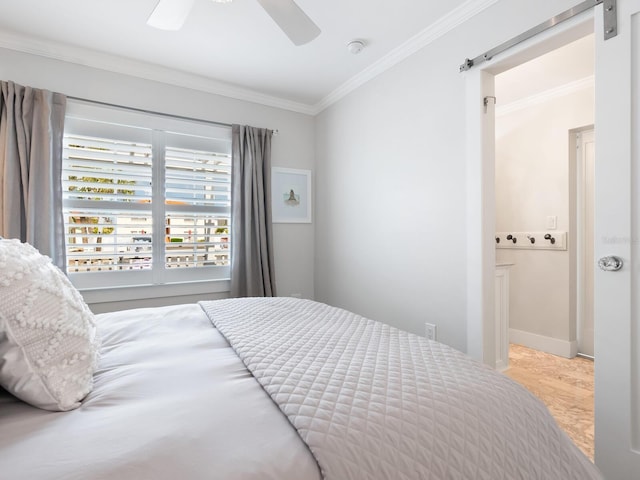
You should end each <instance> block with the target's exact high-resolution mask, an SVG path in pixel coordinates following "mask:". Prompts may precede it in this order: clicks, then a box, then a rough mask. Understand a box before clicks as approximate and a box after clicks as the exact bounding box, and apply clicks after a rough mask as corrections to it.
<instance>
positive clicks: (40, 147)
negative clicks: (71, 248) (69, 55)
mask: <svg viewBox="0 0 640 480" xmlns="http://www.w3.org/2000/svg"><path fill="white" fill-rule="evenodd" d="M0 89H1V92H0V202H1V203H0V236H2V237H5V238H19V239H20V240H21V241H23V242H28V243H30V244H31V245H33V246H34V247H36V248H37V249H38V250H40V252H41V253H43V254H45V255H48V256H50V257H51V258H52V259H53V262H54V263H55V264H56V265H57V266H58V267H60V268H61V269H62V270H63V271H65V270H66V265H65V264H66V254H65V249H64V223H63V215H62V183H61V172H62V134H63V130H64V115H65V110H66V103H67V100H66V97H65V96H64V95H62V94H60V93H52V92H49V91H47V90H39V89H36V88H31V87H23V86H21V85H17V84H15V83H13V82H5V81H0Z"/></svg>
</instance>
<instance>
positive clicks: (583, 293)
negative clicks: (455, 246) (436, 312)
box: [494, 34, 595, 460]
mask: <svg viewBox="0 0 640 480" xmlns="http://www.w3.org/2000/svg"><path fill="white" fill-rule="evenodd" d="M594 48H595V45H594V38H593V34H590V35H587V36H585V37H582V38H580V39H578V40H575V41H572V42H569V43H568V44H566V45H563V46H561V47H560V48H558V49H555V50H552V51H550V52H548V53H545V54H544V55H541V56H539V57H536V58H533V59H531V60H529V61H527V62H525V63H522V64H520V65H517V66H515V67H513V68H511V69H509V70H506V71H504V72H501V73H499V74H497V75H495V78H494V82H495V97H496V107H495V206H496V212H495V224H496V234H495V237H496V245H495V247H496V264H498V265H510V267H509V268H510V274H509V277H510V285H509V288H508V291H509V292H510V299H509V305H510V313H509V323H510V325H509V335H508V337H509V338H508V339H507V338H505V340H504V342H505V343H506V345H504V347H503V348H504V349H508V351H509V368H508V369H507V370H506V371H505V373H506V374H507V375H508V376H509V377H511V378H512V379H514V380H516V381H517V382H519V383H521V384H522V385H523V386H524V387H526V388H527V389H528V390H530V391H531V392H532V393H533V394H534V395H536V396H537V397H538V398H539V399H540V400H542V401H543V402H544V403H545V404H546V405H547V407H548V408H549V409H550V411H551V413H552V414H553V416H554V417H555V419H556V421H557V423H558V424H559V425H560V426H561V428H562V429H563V430H564V431H565V432H566V433H567V434H568V435H569V436H570V437H571V438H572V440H573V441H574V442H575V443H576V445H578V447H579V448H580V449H581V450H582V451H583V452H584V453H585V454H586V455H587V456H588V457H590V458H591V459H592V460H593V458H594V445H593V444H594V408H593V407H594V402H593V398H594V381H593V362H592V361H590V360H586V359H577V358H575V357H576V354H577V353H579V352H580V351H582V352H585V353H587V354H588V355H589V356H590V357H593V308H592V305H593V296H592V292H593V271H592V270H591V272H589V268H588V267H590V266H591V265H592V262H591V261H588V260H587V259H588V258H593V240H592V237H593V168H592V167H593V163H594V162H593V159H594V155H593V126H592V125H593V124H594V116H595V112H594ZM585 125H590V127H584V126H585ZM589 129H590V131H589ZM589 199H590V201H589ZM589 235H590V236H591V241H588V240H589V237H588V236H589ZM509 239H510V240H511V241H508V240H509ZM498 240H501V241H498ZM505 240H507V241H505ZM554 240H555V241H554ZM589 273H590V275H589ZM587 290H588V291H587ZM589 299H590V301H589ZM576 302H577V303H576ZM589 314H590V316H589ZM585 316H589V318H590V319H591V322H590V324H589V322H580V321H579V319H584V318H585ZM589 325H590V327H589ZM585 327H586V328H585ZM589 333H590V335H591V337H590V338H589ZM581 349H582V350H581ZM585 349H586V350H585Z"/></svg>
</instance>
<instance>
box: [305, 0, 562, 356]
mask: <svg viewBox="0 0 640 480" xmlns="http://www.w3.org/2000/svg"><path fill="white" fill-rule="evenodd" d="M574 3H575V2H574V1H552V0H544V1H539V2H529V1H524V0H518V1H513V0H512V1H506V0H503V1H500V2H498V3H496V4H495V5H493V6H492V7H490V8H488V9H486V10H485V11H483V12H482V13H481V14H479V15H477V16H476V17H474V18H471V19H470V20H468V21H467V22H465V23H464V24H463V25H461V26H459V27H457V28H455V29H454V30H452V31H451V32H449V33H447V34H445V35H444V36H443V37H441V38H439V39H437V40H435V41H433V42H432V43H431V44H429V45H427V46H426V47H424V48H423V49H421V50H420V51H418V52H416V53H415V54H413V55H412V56H410V57H409V58H407V59H406V60H404V61H403V62H401V63H399V64H398V65H396V66H395V67H393V68H392V69H390V70H388V71H386V72H385V73H383V74H382V75H380V76H378V77H376V78H375V79H373V80H371V81H369V82H368V83H367V84H365V85H363V86H362V87H360V88H359V89H358V90H356V91H354V92H352V93H351V94H350V95H348V96H347V97H345V98H343V99H342V100H341V101H339V102H338V103H336V104H334V105H333V106H331V107H329V108H328V109H326V110H325V111H323V112H322V113H321V114H319V115H318V117H317V140H316V141H317V158H316V162H317V163H316V172H317V179H316V182H317V191H318V195H317V202H316V299H317V300H320V301H325V302H327V303H332V304H335V305H339V306H343V307H346V308H349V309H351V310H354V311H356V312H358V313H361V314H364V315H366V316H368V317H371V318H374V319H377V320H382V321H385V322H388V323H390V324H393V325H396V326H398V327H401V328H404V329H406V330H409V331H413V332H416V333H420V334H423V332H424V322H425V321H428V322H431V323H435V324H436V325H437V326H438V338H439V339H440V340H442V341H443V342H445V343H448V344H450V345H452V346H454V347H456V348H458V349H460V350H466V345H467V338H466V327H467V325H466V258H465V256H466V225H465V215H466V196H465V195H466V193H465V188H466V165H465V161H466V156H465V155H466V152H465V148H466V141H465V139H466V131H465V120H466V118H465V74H461V73H459V72H458V67H459V65H460V64H461V63H462V62H463V60H464V59H465V58H466V57H470V58H473V57H475V56H476V55H479V54H481V53H483V52H484V51H485V50H488V49H490V48H492V47H494V46H496V45H497V44H499V43H501V42H503V41H506V40H508V39H509V38H511V37H512V36H514V35H517V34H519V33H520V32H522V31H525V30H527V29H528V28H530V27H532V26H534V25H536V24H538V23H540V22H542V21H544V20H546V19H548V18H549V17H551V16H553V15H555V14H557V13H560V12H561V11H563V10H566V9H567V8H569V7H571V6H573V4H574ZM479 182H480V180H479V179H478V183H479Z"/></svg>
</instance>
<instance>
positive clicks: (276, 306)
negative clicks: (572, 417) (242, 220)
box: [202, 298, 601, 480]
mask: <svg viewBox="0 0 640 480" xmlns="http://www.w3.org/2000/svg"><path fill="white" fill-rule="evenodd" d="M202 305H203V308H204V309H205V311H206V312H207V313H208V315H209V318H210V319H211V321H212V322H213V323H214V324H215V326H216V327H217V328H218V329H219V330H220V331H221V332H222V334H223V335H224V336H225V337H226V338H227V340H228V341H229V343H230V344H231V345H232V347H233V348H234V349H235V350H236V352H237V353H238V355H239V357H240V358H241V359H242V360H243V362H244V363H245V365H247V368H248V369H249V370H250V371H251V372H252V373H253V375H254V376H255V377H256V378H257V379H258V381H260V383H261V384H262V385H263V386H264V388H265V390H266V391H267V392H268V393H269V394H270V395H271V397H272V398H273V400H274V401H275V402H277V403H278V405H279V406H280V409H281V410H282V411H283V412H284V413H286V415H287V417H288V418H289V420H290V421H291V423H292V424H293V425H294V426H295V427H296V428H297V429H298V431H299V433H300V436H301V437H302V438H303V440H305V442H306V443H307V444H308V445H309V448H310V449H311V451H312V452H313V454H314V455H315V457H316V458H317V460H318V463H319V465H320V467H321V470H322V473H323V475H324V478H325V479H326V480H346V479H363V480H364V479H367V480H369V479H370V480H374V479H375V480H382V479H390V480H391V479H394V480H395V479H398V480H411V479H429V480H453V479H460V480H466V479H474V480H475V479H483V480H499V479H505V480H515V479H548V480H570V479H575V480H588V479H594V480H595V479H600V478H601V476H600V474H599V472H598V470H597V469H596V468H595V467H594V466H593V464H591V462H589V460H588V459H587V458H586V457H585V456H584V455H583V454H582V453H581V452H580V451H579V450H578V448H577V447H576V446H575V445H574V444H573V443H572V442H571V440H569V438H568V437H567V436H566V435H565V434H564V432H562V431H561V430H560V429H559V428H558V426H557V425H556V423H555V421H554V420H553V418H552V417H551V415H550V413H549V412H548V410H547V409H546V407H545V406H544V405H543V404H542V403H541V402H540V401H539V400H538V399H536V398H535V397H534V396H533V395H531V394H530V393H529V392H527V391H526V390H525V389H524V388H522V387H521V386H519V385H517V384H516V383H515V382H513V381H511V380H510V379H509V378H507V377H506V376H504V375H502V374H499V373H497V372H495V371H493V370H491V369H489V368H487V367H486V366H484V365H481V364H479V363H477V362H474V361H472V360H471V359H469V358H468V357H466V356H465V355H463V354H461V353H460V352H457V351H455V350H453V349H451V348H449V347H447V346H446V345H443V344H440V343H437V342H431V341H428V340H426V339H425V338H423V337H418V336H417V335H413V334H410V333H407V332H403V331H400V330H397V329H395V328H392V327H390V326H388V325H385V324H382V323H379V322H375V321H373V320H368V319H366V318H363V317H361V316H358V315H356V314H354V313H351V312H348V311H345V310H341V309H338V308H334V307H330V306H328V305H324V304H320V303H316V302H312V301H307V300H296V299H291V298H270V299H241V300H238V299H231V300H221V301H215V302H202Z"/></svg>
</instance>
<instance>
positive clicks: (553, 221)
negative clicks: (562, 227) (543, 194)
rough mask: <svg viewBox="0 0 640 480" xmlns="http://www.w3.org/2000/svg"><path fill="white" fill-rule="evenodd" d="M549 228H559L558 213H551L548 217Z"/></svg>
mask: <svg viewBox="0 0 640 480" xmlns="http://www.w3.org/2000/svg"><path fill="white" fill-rule="evenodd" d="M546 228H547V230H555V229H556V228H558V216H557V215H549V216H548V217H547V226H546Z"/></svg>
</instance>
